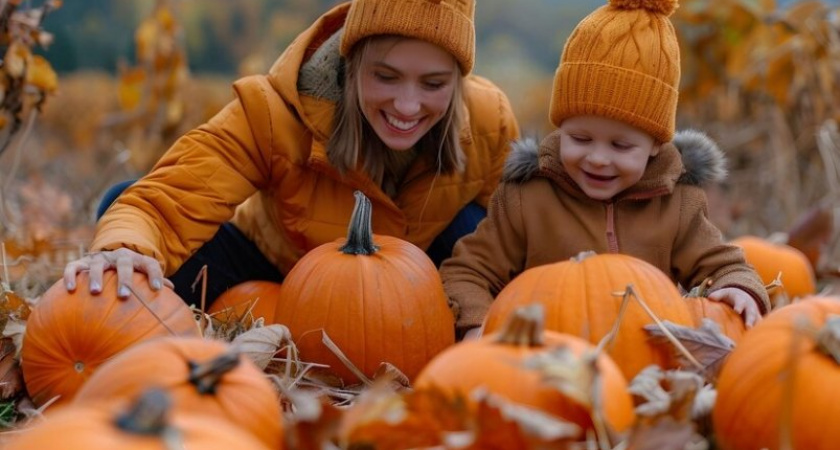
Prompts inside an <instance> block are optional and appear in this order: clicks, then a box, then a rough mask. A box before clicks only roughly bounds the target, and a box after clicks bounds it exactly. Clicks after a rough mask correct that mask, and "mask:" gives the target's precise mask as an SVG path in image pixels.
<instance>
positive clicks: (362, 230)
mask: <svg viewBox="0 0 840 450" xmlns="http://www.w3.org/2000/svg"><path fill="white" fill-rule="evenodd" d="M353 196H354V197H356V206H354V207H353V215H352V216H350V225H349V226H348V227H347V242H345V243H344V245H342V246H341V248H339V250H340V251H341V252H342V253H344V254H345V255H372V254H374V253H376V252H377V251H378V250H379V246H378V245H376V244H374V243H373V230H372V228H371V225H370V217H371V212H372V209H373V208H371V205H370V199H369V198H367V197H366V196H365V194H363V193H362V191H356V192H354V193H353Z"/></svg>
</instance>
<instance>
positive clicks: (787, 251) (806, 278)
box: [732, 236, 817, 305]
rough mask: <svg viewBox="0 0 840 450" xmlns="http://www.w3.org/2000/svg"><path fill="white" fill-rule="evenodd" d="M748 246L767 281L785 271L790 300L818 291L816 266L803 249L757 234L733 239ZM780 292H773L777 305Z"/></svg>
mask: <svg viewBox="0 0 840 450" xmlns="http://www.w3.org/2000/svg"><path fill="white" fill-rule="evenodd" d="M732 243H733V244H735V245H737V246H739V247H741V248H742V249H744V257H745V259H746V260H747V262H748V263H750V264H751V265H752V266H753V267H755V270H756V272H758V275H759V276H760V277H761V280H762V281H763V282H764V284H770V283H772V282H773V280H775V279H776V277H777V276H779V274H780V273H781V281H782V286H783V289H781V290H779V292H781V293H784V294H785V295H787V297H788V298H789V299H790V300H793V299H795V298H797V297H804V296H807V295H813V294H815V293H816V291H817V282H816V278H815V276H814V269H813V268H812V267H811V263H810V261H808V257H807V256H805V254H804V253H802V252H801V251H799V250H797V249H795V248H793V247H791V246H789V245H786V244H777V243H774V242H770V241H768V240H765V239H762V238H759V237H756V236H741V237H739V238H737V239H735V240H733V241H732ZM778 297H779V293H778V292H776V293H774V292H771V293H770V301H771V303H773V304H774V305H775V303H776V301H777V300H778Z"/></svg>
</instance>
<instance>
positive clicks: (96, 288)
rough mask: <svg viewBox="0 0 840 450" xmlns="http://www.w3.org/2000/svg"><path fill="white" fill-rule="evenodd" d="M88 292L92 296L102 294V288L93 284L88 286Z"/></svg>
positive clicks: (97, 284)
mask: <svg viewBox="0 0 840 450" xmlns="http://www.w3.org/2000/svg"><path fill="white" fill-rule="evenodd" d="M90 291H91V292H93V293H94V294H98V293H100V292H102V286H100V285H99V283H96V282H93V283H91V284H90Z"/></svg>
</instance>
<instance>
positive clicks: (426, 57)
mask: <svg viewBox="0 0 840 450" xmlns="http://www.w3.org/2000/svg"><path fill="white" fill-rule="evenodd" d="M457 76H459V72H458V69H457V63H456V61H455V58H454V57H453V56H452V55H451V54H450V53H449V52H447V51H446V50H444V49H443V48H441V47H438V46H437V45H434V44H431V43H429V42H426V41H422V40H418V39H404V38H388V39H380V40H377V41H375V42H372V43H371V45H370V46H369V47H368V50H367V52H366V53H365V55H364V57H363V59H362V64H361V71H360V79H361V92H360V96H361V97H360V101H361V107H362V113H363V114H364V115H365V118H366V119H367V121H368V123H370V126H371V127H372V128H373V130H374V131H375V132H376V134H377V135H378V136H379V138H380V139H382V141H383V142H384V143H385V145H386V146H388V148H390V149H392V150H397V151H401V150H408V149H410V148H411V147H413V146H414V144H416V143H417V141H419V140H420V138H421V137H423V135H424V134H426V133H427V132H428V131H429V130H430V129H431V128H432V127H433V126H434V125H435V124H436V123H437V122H438V121H439V120H440V119H441V117H443V115H444V114H445V113H446V110H447V109H448V108H449V104H450V103H451V102H452V93H453V89H454V87H455V82H456V79H455V77H457Z"/></svg>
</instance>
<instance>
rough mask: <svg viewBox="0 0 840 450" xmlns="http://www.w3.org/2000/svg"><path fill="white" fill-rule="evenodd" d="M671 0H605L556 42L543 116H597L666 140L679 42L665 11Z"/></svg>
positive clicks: (673, 4) (673, 5)
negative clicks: (556, 59)
mask: <svg viewBox="0 0 840 450" xmlns="http://www.w3.org/2000/svg"><path fill="white" fill-rule="evenodd" d="M677 5H678V3H677V0H609V3H608V4H607V5H604V6H602V7H600V8H598V9H597V10H595V11H593V12H592V13H591V14H589V15H588V16H587V17H585V18H584V19H583V20H582V21H581V22H580V23H579V24H578V25H577V27H575V30H574V31H573V32H572V34H571V36H569V39H568V40H567V41H566V45H565V47H564V48H563V56H562V57H561V59H560V66H559V67H558V68H557V72H556V73H555V75H554V89H553V92H552V96H551V108H550V118H551V122H552V123H553V124H554V125H555V126H560V123H562V122H563V120H564V119H566V118H568V117H571V116H577V115H598V116H603V117H608V118H611V119H615V120H620V121H623V122H626V123H629V124H630V125H633V126H635V127H637V128H640V129H642V130H644V131H646V132H647V133H649V134H650V135H651V136H653V137H654V138H655V139H656V140H658V141H659V142H669V141H671V139H672V138H673V136H674V129H675V128H676V112H677V99H678V96H679V90H678V89H679V84H680V49H679V44H678V43H677V36H676V32H675V31H674V26H673V24H671V20H670V19H669V16H670V15H671V14H673V12H674V11H675V10H676V9H677Z"/></svg>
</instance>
